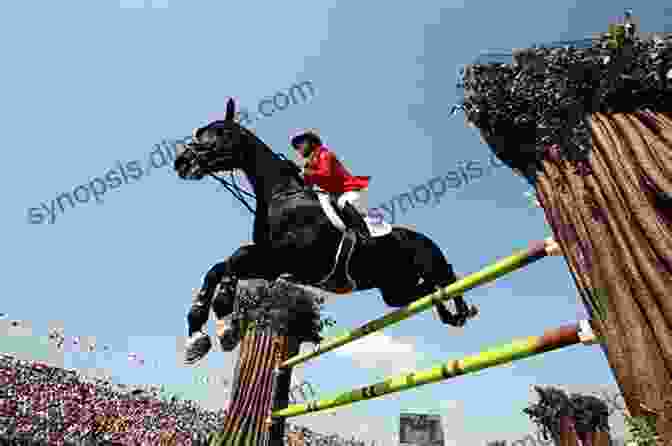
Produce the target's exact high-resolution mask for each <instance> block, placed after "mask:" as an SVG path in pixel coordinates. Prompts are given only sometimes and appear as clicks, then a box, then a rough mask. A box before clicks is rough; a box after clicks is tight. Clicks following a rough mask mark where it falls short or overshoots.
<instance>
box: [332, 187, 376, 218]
mask: <svg viewBox="0 0 672 446" xmlns="http://www.w3.org/2000/svg"><path fill="white" fill-rule="evenodd" d="M368 194H369V191H368V190H367V189H362V190H353V191H350V192H343V193H342V194H341V196H340V197H338V201H337V203H338V207H339V208H341V209H343V207H344V206H345V203H350V204H352V205H353V206H354V207H355V208H356V209H357V210H358V211H359V212H360V213H361V214H362V215H364V216H366V215H367V214H368V212H369V203H368Z"/></svg>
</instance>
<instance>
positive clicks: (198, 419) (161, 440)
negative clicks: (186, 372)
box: [0, 353, 364, 446]
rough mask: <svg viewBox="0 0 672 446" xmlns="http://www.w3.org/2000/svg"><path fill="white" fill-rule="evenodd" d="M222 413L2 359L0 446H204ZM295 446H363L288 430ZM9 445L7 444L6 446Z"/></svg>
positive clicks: (72, 373) (158, 394)
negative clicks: (16, 445) (13, 445)
mask: <svg viewBox="0 0 672 446" xmlns="http://www.w3.org/2000/svg"><path fill="white" fill-rule="evenodd" d="M225 416H226V411H225V410H224V409H220V410H218V411H211V410H207V409H204V408H202V407H200V406H199V405H198V404H197V403H195V402H193V401H190V400H180V399H179V398H176V397H166V396H165V394H162V393H161V390H160V388H159V387H158V386H155V387H148V388H145V387H143V388H131V387H130V386H125V385H119V384H115V383H112V382H110V381H108V380H106V379H103V378H89V377H85V376H83V375H81V374H79V373H77V372H76V371H74V370H65V369H62V368H57V367H53V366H49V365H47V364H43V363H39V362H32V361H23V360H19V359H16V358H14V357H13V356H10V355H4V354H1V353H0V445H3V444H26V445H49V446H52V445H53V446H66V445H129V446H130V445H140V446H144V445H152V446H154V445H160V446H163V445H169V446H174V445H175V446H198V445H206V444H207V437H208V434H209V433H210V432H213V431H216V430H217V429H218V428H219V426H221V425H222V423H223V420H224V417H225ZM285 431H286V441H285V444H288V445H292V446H313V445H320V446H327V445H329V446H345V445H348V446H364V442H361V441H355V440H354V439H350V440H346V439H345V438H341V437H339V436H335V435H329V436H327V435H322V434H318V433H317V432H313V431H311V430H310V429H307V428H305V427H301V426H296V425H293V424H290V423H287V424H286V429H285ZM10 440H11V441H10Z"/></svg>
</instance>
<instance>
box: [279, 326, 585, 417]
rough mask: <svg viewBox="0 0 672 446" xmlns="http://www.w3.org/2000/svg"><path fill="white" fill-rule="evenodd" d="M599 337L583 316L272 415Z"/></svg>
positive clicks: (355, 398)
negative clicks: (527, 335)
mask: <svg viewBox="0 0 672 446" xmlns="http://www.w3.org/2000/svg"><path fill="white" fill-rule="evenodd" d="M597 341H598V338H597V337H596V336H595V334H594V333H593V331H592V327H591V324H590V322H589V321H587V320H581V321H579V322H578V323H574V324H570V325H564V326H562V327H559V328H556V329H552V330H546V331H545V332H544V334H543V335H542V336H530V337H527V338H521V339H516V340H513V341H512V342H510V343H509V344H506V345H501V346H499V347H493V348H490V349H488V350H485V351H482V352H480V353H477V354H475V355H472V356H467V357H465V358H462V359H459V360H452V361H448V362H446V363H444V364H442V365H439V366H436V367H432V368H430V369H426V370H421V371H416V372H412V373H408V374H403V375H399V376H396V377H393V378H388V379H386V380H385V381H381V382H378V383H376V384H372V385H370V386H366V387H360V388H358V389H354V390H351V391H348V392H344V393H341V394H339V395H337V396H334V397H332V398H327V399H323V400H316V401H310V402H308V403H306V404H292V405H290V406H288V407H286V408H285V409H281V410H278V411H275V412H273V413H272V414H271V415H272V416H273V417H275V418H289V417H295V416H298V415H304V414H307V413H313V412H319V411H322V410H327V409H331V408H334V407H339V406H345V405H349V404H352V403H355V402H357V401H364V400H370V399H373V398H377V397H380V396H383V395H387V394H390V393H398V392H401V391H404V390H407V389H411V388H413V387H420V386H423V385H425V384H430V383H434V382H438V381H444V380H446V379H449V378H454V377H457V376H461V375H466V374H468V373H473V372H477V371H479V370H483V369H486V368H490V367H495V366H498V365H500V364H505V363H508V362H512V361H515V360H518V359H524V358H527V357H530V356H534V355H539V354H542V353H545V352H549V351H553V350H558V349H561V348H563V347H569V346H571V345H576V344H579V343H583V344H585V345H590V344H595V343H596V342H597Z"/></svg>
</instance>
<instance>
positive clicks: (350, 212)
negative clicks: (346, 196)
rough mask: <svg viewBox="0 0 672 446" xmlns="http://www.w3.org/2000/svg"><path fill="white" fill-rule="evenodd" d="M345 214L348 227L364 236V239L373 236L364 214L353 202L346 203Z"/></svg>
mask: <svg viewBox="0 0 672 446" xmlns="http://www.w3.org/2000/svg"><path fill="white" fill-rule="evenodd" d="M343 214H344V217H345V219H346V220H347V221H346V222H345V224H346V226H347V227H348V228H351V229H353V230H354V231H355V232H356V233H357V234H359V235H360V236H361V237H362V239H363V240H368V239H369V238H371V233H370V232H369V227H368V226H367V225H366V220H364V216H363V215H362V214H360V213H359V211H358V210H357V208H356V207H355V206H353V204H352V203H349V202H346V203H345V206H344V207H343Z"/></svg>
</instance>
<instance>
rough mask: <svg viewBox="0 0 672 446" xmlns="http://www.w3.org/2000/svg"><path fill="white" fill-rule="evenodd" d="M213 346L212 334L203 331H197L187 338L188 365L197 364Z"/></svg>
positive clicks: (186, 357)
mask: <svg viewBox="0 0 672 446" xmlns="http://www.w3.org/2000/svg"><path fill="white" fill-rule="evenodd" d="M211 348H212V341H210V336H208V335H207V334H206V333H203V332H202V331H197V332H196V333H194V334H193V335H191V337H190V338H189V339H187V343H186V348H185V351H184V363H185V364H186V365H194V364H196V363H197V362H198V361H200V360H201V359H203V358H204V357H205V355H207V354H208V352H209V351H210V349H211Z"/></svg>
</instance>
